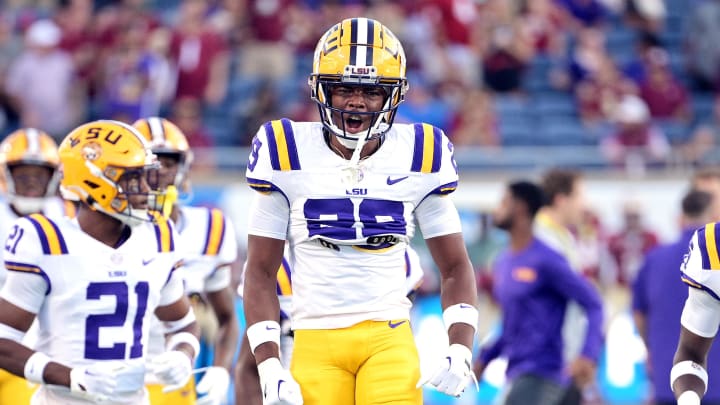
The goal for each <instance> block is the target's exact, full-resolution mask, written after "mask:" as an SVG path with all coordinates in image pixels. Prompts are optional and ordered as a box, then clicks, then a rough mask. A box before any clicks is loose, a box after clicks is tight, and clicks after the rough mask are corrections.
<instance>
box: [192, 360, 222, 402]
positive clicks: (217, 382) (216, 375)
mask: <svg viewBox="0 0 720 405" xmlns="http://www.w3.org/2000/svg"><path fill="white" fill-rule="evenodd" d="M229 387H230V374H229V373H228V371H227V370H226V369H225V368H224V367H209V368H208V369H207V370H205V375H204V376H203V378H202V379H201V380H200V382H199V383H198V385H197V387H196V389H195V390H196V391H197V393H198V397H200V395H204V396H203V397H200V398H198V400H197V402H195V403H196V405H220V404H223V403H225V400H226V399H227V395H228V388H229Z"/></svg>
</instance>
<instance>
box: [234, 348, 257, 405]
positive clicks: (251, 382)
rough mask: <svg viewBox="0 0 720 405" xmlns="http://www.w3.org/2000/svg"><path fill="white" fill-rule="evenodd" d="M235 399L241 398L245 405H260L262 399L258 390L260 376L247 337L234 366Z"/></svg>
mask: <svg viewBox="0 0 720 405" xmlns="http://www.w3.org/2000/svg"><path fill="white" fill-rule="evenodd" d="M235 398H242V399H243V403H244V404H246V405H262V403H263V397H262V391H261V390H260V376H259V375H258V369H257V364H255V357H254V356H253V354H252V352H251V351H250V343H248V338H247V335H245V336H244V337H243V340H242V343H241V344H240V354H238V359H237V364H236V365H235Z"/></svg>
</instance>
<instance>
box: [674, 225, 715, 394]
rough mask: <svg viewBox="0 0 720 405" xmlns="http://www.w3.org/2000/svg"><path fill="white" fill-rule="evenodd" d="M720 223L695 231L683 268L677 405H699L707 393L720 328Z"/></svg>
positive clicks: (676, 364) (676, 358)
mask: <svg viewBox="0 0 720 405" xmlns="http://www.w3.org/2000/svg"><path fill="white" fill-rule="evenodd" d="M718 235H720V222H713V223H709V224H707V225H705V226H704V227H702V228H699V229H698V230H697V231H695V234H694V235H693V237H692V239H691V240H690V248H689V249H690V250H689V252H688V253H687V254H686V255H685V259H684V261H683V264H682V265H681V266H680V270H681V272H682V281H684V282H685V283H686V284H687V285H688V286H689V287H688V290H689V292H688V298H687V300H686V301H685V306H684V307H683V311H682V315H681V317H680V324H681V325H682V326H681V328H680V341H679V342H678V347H677V351H676V352H675V358H674V360H673V363H674V365H673V368H672V369H671V371H670V386H671V387H672V390H673V392H674V393H675V397H676V398H677V403H678V405H699V404H700V399H701V398H702V397H703V395H704V394H705V391H706V390H707V381H708V373H707V370H706V368H707V354H708V352H709V351H710V346H711V345H712V342H713V340H714V339H715V335H716V334H717V330H718V325H720V271H718V270H720V256H719V254H720V250H719V249H718Z"/></svg>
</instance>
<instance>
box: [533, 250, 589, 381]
mask: <svg viewBox="0 0 720 405" xmlns="http://www.w3.org/2000/svg"><path fill="white" fill-rule="evenodd" d="M541 271H543V272H544V273H546V274H547V276H546V277H544V278H545V279H547V280H550V283H551V284H550V286H551V288H553V289H554V290H555V291H556V292H557V293H558V294H560V295H563V296H565V297H566V298H567V299H568V300H572V301H575V302H576V303H578V304H579V305H580V306H581V307H582V309H583V311H585V316H586V318H587V330H586V331H585V341H584V343H583V347H582V350H581V352H580V355H579V356H577V357H576V358H574V359H572V361H571V362H570V364H569V365H568V369H569V374H570V376H571V377H572V378H573V380H574V381H575V382H577V383H578V384H580V385H581V386H585V385H586V384H590V383H592V381H594V380H595V375H596V373H597V362H598V359H599V357H600V352H601V351H602V344H603V334H602V325H603V306H602V299H601V298H600V294H599V293H598V291H597V289H596V288H595V287H594V286H593V285H592V284H591V283H590V282H589V281H588V280H587V279H586V278H584V277H582V276H581V275H580V274H578V273H577V272H575V271H573V269H572V268H571V267H570V263H569V262H568V261H567V259H565V257H563V256H561V255H560V254H557V253H555V252H553V255H552V256H548V257H547V258H546V262H545V263H544V265H543V266H542V268H541Z"/></svg>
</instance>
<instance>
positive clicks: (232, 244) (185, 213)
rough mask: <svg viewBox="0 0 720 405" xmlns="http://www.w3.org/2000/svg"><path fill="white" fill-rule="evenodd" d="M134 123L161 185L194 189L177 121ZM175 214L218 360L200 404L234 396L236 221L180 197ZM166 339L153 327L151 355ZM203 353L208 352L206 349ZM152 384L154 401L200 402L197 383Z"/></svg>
mask: <svg viewBox="0 0 720 405" xmlns="http://www.w3.org/2000/svg"><path fill="white" fill-rule="evenodd" d="M133 126H134V127H135V128H136V129H138V131H139V132H140V133H141V134H143V135H144V136H145V138H146V139H147V141H148V142H149V143H150V146H151V148H152V151H153V153H155V154H156V155H157V156H158V160H160V163H161V167H160V181H159V184H158V187H159V188H160V189H161V190H167V189H168V188H170V189H171V190H173V189H174V190H182V191H189V187H190V186H189V179H188V172H189V170H190V165H191V164H192V159H193V155H192V151H191V150H190V147H189V145H188V142H187V139H186V138H185V135H184V134H183V133H182V131H181V130H180V129H179V128H178V127H177V126H176V125H175V124H173V123H172V122H170V121H168V120H166V119H164V118H159V117H151V118H147V119H141V120H138V121H137V122H135V123H134V124H133ZM169 216H170V218H171V219H172V221H173V222H174V223H175V227H176V229H177V230H178V233H179V243H178V245H179V246H181V247H182V249H181V250H182V258H183V267H182V270H181V273H180V274H181V275H182V277H183V280H184V283H185V293H186V294H187V295H189V296H191V297H193V300H192V301H193V302H194V308H195V309H196V314H197V315H198V320H200V319H203V320H204V322H199V324H200V325H201V330H202V332H203V333H202V337H203V341H204V342H205V345H203V346H202V347H206V346H207V350H212V354H213V356H212V365H211V366H210V368H209V369H207V371H205V374H204V375H203V377H202V378H201V379H200V381H199V382H198V386H197V393H198V396H199V399H198V400H197V404H201V405H211V404H221V403H224V402H225V400H226V399H227V396H228V388H229V385H230V375H231V369H232V362H233V357H234V355H235V351H236V350H237V344H238V336H239V334H240V332H239V327H238V320H237V316H236V314H235V302H234V297H235V294H234V292H233V291H232V288H231V287H230V278H231V277H230V276H231V274H230V273H231V269H230V265H231V264H232V263H234V262H235V260H236V259H237V241H236V239H235V232H234V230H233V227H232V224H231V223H230V221H229V220H228V219H227V218H225V216H224V215H223V213H222V212H221V211H220V210H219V209H216V208H212V209H211V208H207V207H192V206H187V205H180V204H178V203H174V204H173V205H172V210H171V211H170V214H169ZM208 306H209V307H210V308H208ZM201 314H204V315H203V316H201ZM208 324H209V326H207V327H202V326H203V325H208ZM162 341H163V340H162V335H160V334H153V333H152V332H151V335H150V352H149V355H150V357H154V356H156V355H158V354H161V353H162ZM158 343H159V344H158ZM201 357H205V354H204V353H201ZM208 357H209V356H208ZM203 365H204V364H203ZM191 383H192V381H191ZM149 387H150V398H151V402H152V403H153V405H160V404H168V405H181V404H194V403H195V401H194V396H195V395H194V393H193V392H192V390H193V389H194V387H193V386H192V385H191V386H190V387H187V388H186V390H188V391H189V392H183V391H178V392H174V393H166V394H163V393H162V392H161V390H159V389H157V388H158V387H157V385H156V384H152V385H150V386H149Z"/></svg>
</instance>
